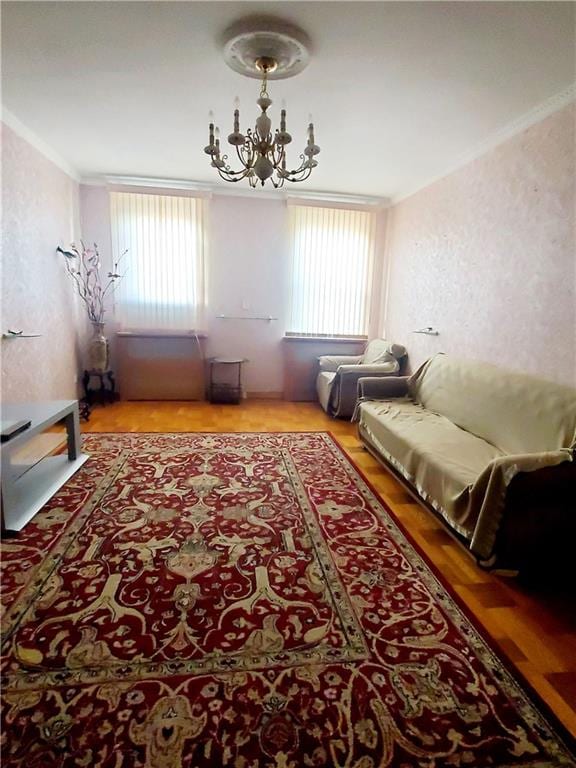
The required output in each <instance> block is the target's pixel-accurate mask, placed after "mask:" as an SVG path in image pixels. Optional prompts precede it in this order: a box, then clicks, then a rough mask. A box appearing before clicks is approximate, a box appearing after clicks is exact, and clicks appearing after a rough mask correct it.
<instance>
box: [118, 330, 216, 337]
mask: <svg viewBox="0 0 576 768" xmlns="http://www.w3.org/2000/svg"><path fill="white" fill-rule="evenodd" d="M116 336H120V337H121V338H128V339H207V338H208V334H207V333H205V332H204V331H202V332H200V331H198V332H196V331H117V332H116Z"/></svg>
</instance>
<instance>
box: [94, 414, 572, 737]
mask: <svg viewBox="0 0 576 768" xmlns="http://www.w3.org/2000/svg"><path fill="white" fill-rule="evenodd" d="M82 429H83V431H85V432H292V431H294V432H299V431H300V432H302V431H303V432H305V431H315V430H320V431H328V432H331V433H332V434H333V435H334V436H335V437H336V439H337V440H338V442H339V443H340V444H341V446H342V447H343V448H344V450H345V451H346V452H347V453H348V455H349V456H350V458H351V459H352V461H353V462H354V463H355V464H356V465H357V466H358V467H359V468H360V469H361V470H362V471H363V472H364V474H365V475H366V476H367V477H368V479H369V480H370V481H371V483H372V484H373V485H374V487H375V488H376V490H377V491H378V492H379V493H380V494H381V496H382V497H383V499H384V500H385V501H386V502H387V503H388V505H389V507H390V508H391V510H392V512H393V514H394V515H395V516H396V517H397V519H398V520H399V521H400V522H401V523H402V524H403V525H404V527H405V528H406V529H408V530H409V531H410V533H411V534H412V536H413V537H414V539H415V540H416V541H417V542H418V544H419V545H420V546H421V547H422V549H423V550H424V551H425V552H426V554H427V555H428V557H429V559H430V560H431V561H432V562H433V563H434V564H435V565H436V566H437V568H438V569H439V570H440V571H441V572H442V573H443V574H444V577H445V578H446V579H447V580H448V581H449V582H450V584H451V585H452V587H453V588H454V590H455V591H456V592H457V593H458V595H460V597H461V598H462V600H463V601H464V602H465V603H466V605H467V606H468V607H469V609H470V611H471V612H472V613H473V614H474V615H475V616H476V617H477V619H478V620H479V622H480V623H481V624H482V625H483V626H484V627H485V628H486V630H487V631H488V633H489V634H490V635H491V636H492V637H493V638H494V640H495V641H496V643H497V645H498V646H499V647H500V649H501V650H502V652H503V654H504V655H506V656H507V657H508V658H509V659H510V660H511V662H512V663H513V664H514V665H515V666H516V667H517V669H518V670H519V671H520V672H521V674H522V675H523V676H524V677H525V678H527V680H528V681H529V682H530V683H531V684H532V686H533V687H534V688H535V689H536V690H537V691H538V693H539V694H540V696H541V697H542V698H543V699H544V701H546V703H547V704H548V706H549V707H550V708H551V709H552V710H553V711H554V712H555V714H556V715H557V716H558V718H559V719H560V720H561V721H562V722H563V723H564V725H565V726H566V727H567V728H568V730H569V731H571V732H572V733H573V734H574V735H576V597H575V587H576V584H575V583H572V584H555V585H553V586H550V585H547V586H542V585H540V586H535V585H528V584H523V583H522V582H521V581H518V580H513V579H505V578H501V577H496V576H492V575H491V574H489V573H486V572H485V571H482V570H481V569H480V568H478V567H477V566H476V565H475V563H474V562H473V561H472V559H471V558H470V557H469V556H468V555H467V554H466V553H465V552H463V551H462V549H461V548H460V547H459V545H458V544H456V543H455V542H454V541H453V539H452V538H451V537H450V536H449V535H448V533H447V532H446V530H445V529H444V527H443V526H442V525H441V524H440V523H439V522H438V521H437V520H435V518H434V517H433V516H432V515H431V514H430V513H429V512H427V511H426V510H424V509H423V508H422V507H420V506H419V505H418V504H417V503H416V502H414V500H413V499H412V498H411V496H410V495H409V494H408V493H406V491H405V490H404V489H403V488H402V486H401V485H400V484H399V483H398V482H397V481H396V480H395V479H394V478H393V477H392V476H391V475H390V474H389V473H388V472H386V470H384V469H383V468H382V467H381V466H380V465H379V464H378V462H377V461H376V460H375V459H374V458H373V457H372V456H371V455H370V454H369V453H367V452H366V451H365V450H364V449H363V448H362V447H361V445H360V443H359V441H358V439H357V437H356V428H355V426H354V425H353V424H350V423H348V422H345V421H338V420H333V419H330V418H328V417H327V416H326V415H325V414H324V412H323V411H322V410H321V408H320V407H319V406H318V405H317V404H316V403H288V402H282V401H271V400H260V401H258V400H248V401H244V402H242V403H241V404H240V405H237V406H234V405H210V404H209V403H193V402H186V403H181V402H121V403H115V404H114V405H107V406H105V407H102V406H96V407H95V408H94V409H93V411H92V415H91V417H90V421H89V422H87V423H86V422H83V424H82Z"/></svg>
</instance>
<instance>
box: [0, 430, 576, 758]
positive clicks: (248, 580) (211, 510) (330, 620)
mask: <svg viewBox="0 0 576 768" xmlns="http://www.w3.org/2000/svg"><path fill="white" fill-rule="evenodd" d="M85 450H86V451H87V452H89V453H90V455H91V459H90V460H89V462H87V464H86V465H85V466H84V467H83V468H82V469H81V470H80V471H79V472H78V473H77V474H76V475H75V476H74V478H73V479H72V480H71V481H70V482H69V483H68V484H67V485H66V486H65V487H64V488H63V489H62V490H61V491H60V492H59V494H58V495H57V496H56V497H54V498H53V499H52V501H51V503H50V504H49V505H48V506H46V507H45V508H44V510H43V511H41V512H40V513H39V514H38V515H37V516H36V517H35V518H34V520H33V521H32V522H31V523H30V524H29V525H28V526H27V528H26V529H25V530H24V531H23V532H22V533H21V534H20V535H19V537H18V538H17V539H13V540H9V541H6V542H4V543H3V545H2V550H3V572H4V575H3V583H2V604H3V607H4V614H3V658H2V672H3V686H2V687H3V691H2V693H3V733H2V739H3V753H2V757H3V763H2V764H3V766H6V767H10V768H15V767H16V766H26V768H36V767H39V766H42V768H44V767H45V766H54V767H58V768H64V767H66V768H68V767H70V768H71V767H72V766H87V767H91V766H101V767H102V768H104V767H105V768H139V767H142V766H145V767H146V768H206V767H208V766H210V767H214V766H230V768H268V767H270V768H272V767H274V768H300V767H301V766H310V767H311V768H312V767H319V766H341V767H342V768H345V767H346V768H383V767H384V766H393V767H394V768H415V767H416V766H419V767H420V768H440V767H441V766H451V767H454V766H469V767H470V768H479V767H480V766H482V768H484V767H485V766H498V767H499V768H502V767H503V766H507V767H508V768H520V766H524V767H528V766H530V767H531V768H536V766H538V768H544V767H550V768H551V767H552V766H572V765H574V764H575V761H574V756H573V755H571V754H570V752H569V750H568V747H567V746H566V745H565V744H564V743H563V741H562V740H561V738H560V736H559V735H558V734H557V733H556V732H555V731H554V730H553V728H552V727H551V726H550V724H549V723H548V722H547V721H546V719H545V717H544V716H543V715H542V713H541V712H539V711H538V709H537V707H536V706H535V705H534V704H533V703H532V702H531V700H530V698H529V697H528V695H527V694H526V692H525V691H524V690H523V689H522V688H521V687H520V686H519V685H518V684H517V683H516V682H515V681H514V679H513V678H512V677H511V676H510V675H509V673H508V672H507V671H506V669H505V667H504V665H503V664H502V662H501V661H500V660H499V659H498V657H497V656H496V655H495V654H494V653H493V651H492V650H490V648H489V647H488V646H487V645H486V643H485V642H484V641H483V639H482V638H481V637H480V636H479V634H478V633H477V631H476V630H475V629H474V627H473V625H472V624H471V623H470V621H469V619H468V618H467V617H466V616H465V615H464V614H463V613H462V610H461V609H460V608H459V607H458V606H457V604H456V603H455V601H454V599H453V598H452V597H451V596H450V594H448V593H447V592H446V590H445V589H444V587H443V586H442V585H441V584H440V583H439V581H438V580H437V579H436V577H435V576H434V574H433V573H432V571H431V570H430V568H429V567H428V565H427V564H426V563H425V562H424V561H423V560H422V558H421V557H420V555H419V554H418V553H417V552H416V551H415V549H414V548H413V546H412V545H411V544H410V543H409V542H408V541H407V539H406V537H405V535H404V534H403V533H402V532H401V531H400V530H399V529H398V527H397V526H396V524H395V523H394V522H393V520H392V519H391V517H390V515H389V514H388V512H387V511H386V508H385V507H384V506H383V504H382V502H381V501H380V500H379V499H378V498H377V497H376V496H375V495H374V493H373V492H372V491H371V490H370V488H369V486H368V485H367V484H366V483H365V482H364V480H363V479H362V478H361V477H360V475H359V474H358V472H357V471H356V470H355V468H354V467H353V465H352V464H351V463H350V462H349V461H348V459H347V458H346V457H345V456H344V455H343V453H342V452H341V450H340V449H339V448H338V446H337V445H336V443H335V442H334V441H333V440H332V438H331V437H330V436H329V435H326V434H321V433H284V434H229V435H223V434H213V435H202V434H175V435H163V434H155V435H150V434H146V435H135V434H123V435H87V436H85Z"/></svg>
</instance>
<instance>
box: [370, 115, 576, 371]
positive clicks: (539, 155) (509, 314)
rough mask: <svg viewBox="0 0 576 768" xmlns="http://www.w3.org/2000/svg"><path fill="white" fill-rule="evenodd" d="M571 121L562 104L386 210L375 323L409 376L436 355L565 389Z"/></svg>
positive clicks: (572, 330)
mask: <svg viewBox="0 0 576 768" xmlns="http://www.w3.org/2000/svg"><path fill="white" fill-rule="evenodd" d="M574 120H575V108H574V105H571V106H569V107H566V108H564V109H562V110H561V111H559V112H556V113H555V114H553V115H551V116H550V117H548V118H546V119H545V120H543V121H542V122H540V123H538V124H536V125H534V126H532V127H530V128H529V129H527V130H525V131H524V132H523V133H521V134H519V135H517V136H515V137H513V138H512V139H509V140H508V141H506V142H505V143H503V144H501V145H500V146H499V147H497V148H496V149H494V150H492V151H491V152H489V153H488V154H486V155H484V156H482V157H481V158H479V159H477V160H475V161H474V162H472V163H470V164H469V165H467V166H465V167H463V168H461V169H459V170H458V171H456V172H454V173H452V174H451V175H450V176H447V177H446V178H444V179H441V180H440V181H437V182H436V183H434V184H432V185H430V186H429V187H427V188H426V189H424V190H422V191H420V192H418V193H416V194H415V195H413V196H412V197H410V198H408V199H406V200H404V201H402V202H400V203H399V204H397V205H396V206H394V208H393V209H392V211H391V215H390V218H389V226H390V229H389V232H388V236H389V240H388V249H387V256H388V259H389V264H390V279H389V284H388V301H387V310H386V321H385V324H386V331H387V335H388V338H390V339H393V340H394V341H396V342H399V343H402V344H405V345H406V346H407V347H408V350H409V353H410V359H411V365H412V368H415V367H416V366H417V365H419V364H420V363H421V362H422V361H423V360H425V359H426V358H427V357H429V356H430V355H431V354H433V353H435V352H439V351H442V352H446V353H449V354H453V355H458V356H461V357H468V358H474V359H479V360H491V361H494V362H496V363H498V364H501V365H504V366H507V367H509V368H513V369H516V370H521V371H526V372H529V373H534V374H538V375H542V376H544V377H546V378H550V379H554V380H556V381H560V382H565V383H570V384H576V291H575V280H576V274H575V272H576V255H575V231H574V225H575V224H574V213H575V210H574V209H575V188H574V179H575V127H574ZM423 326H434V327H436V328H437V329H438V330H439V332H440V335H439V336H437V337H432V336H421V335H415V334H413V333H411V331H413V330H414V329H417V328H421V327H423Z"/></svg>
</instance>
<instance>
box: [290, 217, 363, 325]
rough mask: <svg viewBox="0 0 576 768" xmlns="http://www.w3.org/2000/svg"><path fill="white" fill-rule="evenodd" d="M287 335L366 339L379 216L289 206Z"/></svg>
mask: <svg viewBox="0 0 576 768" xmlns="http://www.w3.org/2000/svg"><path fill="white" fill-rule="evenodd" d="M289 214H290V254H291V280H290V285H291V291H292V293H291V298H290V313H289V317H290V319H289V327H288V333H291V334H318V335H342V336H365V335H366V334H367V332H368V321H369V315H370V296H371V291H372V270H373V264H374V250H375V232H376V221H375V214H374V213H373V212H371V211H365V210H349V209H342V208H317V207H315V206H301V205H291V206H290V207H289Z"/></svg>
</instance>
